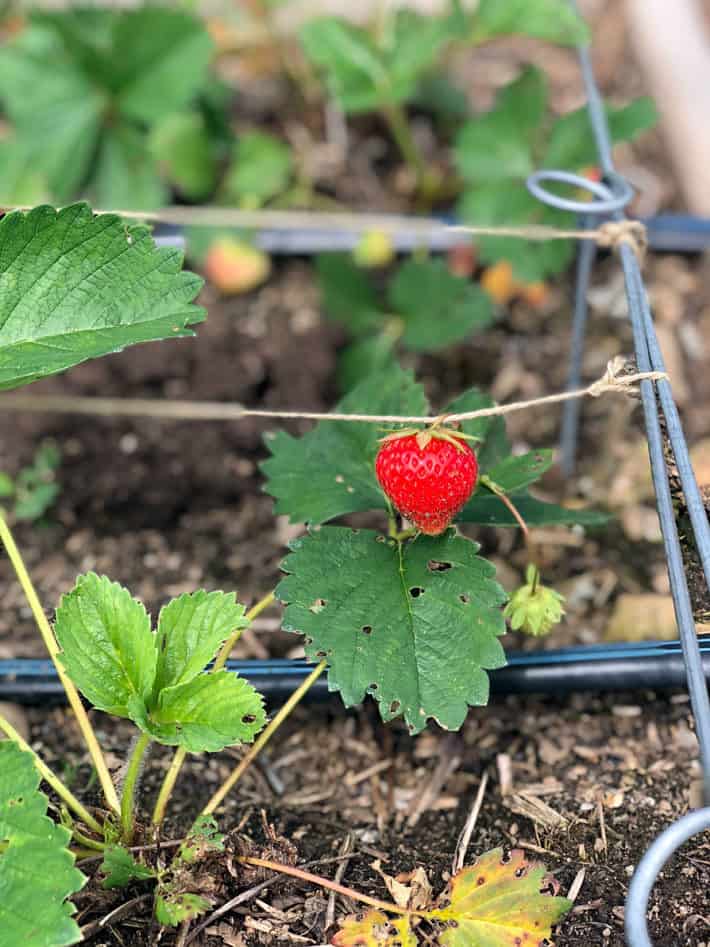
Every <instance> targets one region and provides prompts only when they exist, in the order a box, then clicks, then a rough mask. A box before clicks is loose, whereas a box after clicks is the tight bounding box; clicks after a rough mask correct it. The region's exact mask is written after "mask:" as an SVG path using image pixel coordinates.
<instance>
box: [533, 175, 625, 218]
mask: <svg viewBox="0 0 710 947" xmlns="http://www.w3.org/2000/svg"><path fill="white" fill-rule="evenodd" d="M612 178H613V180H612V186H610V185H609V184H607V183H606V182H604V181H590V180H589V178H584V177H582V176H581V175H580V174H573V173H572V172H571V171H547V170H544V169H543V170H541V171H534V172H533V173H532V174H531V175H530V176H529V177H528V179H527V181H526V182H525V184H526V186H527V189H528V190H529V191H530V193H531V194H532V195H533V197H536V198H537V199H538V200H539V201H542V203H543V204H547V206H548V207H554V208H556V209H557V210H569V211H572V212H573V213H575V214H594V215H595V216H599V217H602V216H607V215H609V214H614V213H617V212H618V211H622V210H623V209H624V208H625V207H626V206H627V205H628V204H629V202H630V201H631V200H632V199H633V196H634V189H633V188H632V187H631V185H630V184H629V182H628V181H626V180H625V179H624V178H622V177H621V175H617V174H614V175H612ZM547 181H554V182H556V183H557V184H569V185H570V186H571V187H575V188H579V189H580V190H585V191H589V193H590V194H591V195H592V196H593V197H595V198H596V200H594V201H575V200H572V199H571V198H568V197H560V196H559V195H558V194H553V193H552V191H548V190H547V188H546V187H543V184H544V183H545V182H547Z"/></svg>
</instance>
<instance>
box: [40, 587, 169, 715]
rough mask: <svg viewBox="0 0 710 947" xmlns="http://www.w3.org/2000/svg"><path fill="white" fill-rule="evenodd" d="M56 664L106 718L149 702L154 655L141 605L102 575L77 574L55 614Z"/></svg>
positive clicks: (144, 612)
mask: <svg viewBox="0 0 710 947" xmlns="http://www.w3.org/2000/svg"><path fill="white" fill-rule="evenodd" d="M54 630H55V634H56V636H57V640H58V642H59V645H60V647H61V649H62V653H61V655H60V660H61V662H62V664H63V666H64V668H65V669H66V672H67V674H68V675H69V677H70V678H71V679H72V681H73V682H74V683H75V684H76V686H77V687H78V688H79V690H80V691H81V692H82V694H83V695H84V696H85V697H86V698H87V699H88V700H90V701H91V703H92V704H93V705H94V706H95V707H98V709H99V710H105V711H106V712H107V713H112V714H116V715H117V716H119V717H128V716H130V713H129V707H130V706H131V705H132V702H133V701H135V700H139V701H145V700H147V698H148V697H149V695H150V693H151V691H152V688H153V682H154V680H155V669H156V662H157V651H156V646H155V636H154V635H153V632H152V631H151V628H150V619H149V617H148V614H147V613H146V610H145V608H144V607H143V605H142V603H141V602H139V601H138V600H137V599H134V598H132V596H131V594H130V592H129V591H128V590H127V589H124V588H123V586H121V585H119V584H118V583H117V582H111V581H110V580H109V579H108V578H107V577H106V576H98V575H96V574H95V573H93V572H88V573H87V574H86V575H81V576H79V578H78V579H77V580H76V585H75V586H74V588H73V589H72V591H71V592H69V593H68V594H67V595H64V596H62V599H61V601H60V603H59V608H58V609H57V615H56V623H55V629H54Z"/></svg>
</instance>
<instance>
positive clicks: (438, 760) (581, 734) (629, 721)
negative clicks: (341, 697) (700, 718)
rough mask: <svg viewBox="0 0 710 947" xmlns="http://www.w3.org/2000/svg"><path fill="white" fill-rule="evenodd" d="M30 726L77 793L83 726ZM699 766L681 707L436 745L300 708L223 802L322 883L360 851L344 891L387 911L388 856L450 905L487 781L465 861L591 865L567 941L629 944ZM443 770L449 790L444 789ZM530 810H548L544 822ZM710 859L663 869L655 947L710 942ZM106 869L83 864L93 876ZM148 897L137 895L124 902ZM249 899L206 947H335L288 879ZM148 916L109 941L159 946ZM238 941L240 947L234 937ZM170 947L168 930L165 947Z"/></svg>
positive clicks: (488, 715)
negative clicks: (646, 858) (469, 825)
mask: <svg viewBox="0 0 710 947" xmlns="http://www.w3.org/2000/svg"><path fill="white" fill-rule="evenodd" d="M31 717H32V722H33V737H34V740H33V745H35V746H36V747H37V748H38V749H39V750H41V751H42V752H43V753H44V754H45V757H46V758H47V759H48V761H49V762H50V764H51V765H56V766H57V768H59V767H61V766H64V767H67V768H70V767H72V766H74V764H79V765H78V766H77V768H76V769H75V770H74V771H73V772H74V783H73V788H74V790H75V791H77V792H79V791H81V790H82V788H83V787H85V786H86V781H87V776H88V768H87V766H86V762H85V760H84V758H83V757H82V756H77V755H75V754H77V753H81V749H80V742H79V737H78V734H77V732H76V729H75V727H74V725H73V724H72V722H71V720H69V719H68V718H67V717H66V715H65V714H64V713H63V711H61V710H56V711H54V712H53V713H52V714H50V715H47V714H46V713H43V712H41V711H32V714H31ZM96 722H97V726H98V728H99V734H100V739H101V743H102V746H103V747H104V748H106V749H107V751H108V752H109V759H112V758H113V759H114V760H118V759H119V758H120V757H121V756H122V754H123V749H124V747H125V745H126V741H127V740H129V739H130V728H129V726H127V725H126V724H124V723H114V722H112V721H111V720H109V719H108V718H105V717H103V716H101V715H98V716H97V721H96ZM696 753H697V745H696V740H695V735H694V733H693V729H692V721H691V717H690V712H689V706H688V703H687V699H686V697H685V695H683V694H678V695H676V696H675V697H669V696H667V695H664V696H662V697H661V696H659V695H656V694H651V693H636V694H622V695H617V696H615V697H614V698H610V697H604V696H594V695H583V696H582V695H580V696H578V697H573V698H570V699H568V700H565V701H559V700H553V699H545V700H543V699H527V700H521V699H513V698H510V699H506V700H505V701H494V702H493V703H492V704H491V705H490V706H489V707H488V708H487V709H479V710H474V711H472V712H471V714H470V716H469V719H468V721H467V723H466V725H465V727H464V729H463V730H462V732H461V733H460V734H459V735H451V734H448V735H446V734H442V733H441V732H429V733H426V734H424V735H422V736H421V737H420V738H418V739H417V740H411V739H410V738H409V737H408V736H407V734H406V732H405V731H404V728H403V727H400V726H394V727H391V726H390V727H387V728H385V727H384V726H383V725H382V724H381V723H380V722H379V720H378V719H377V716H376V713H375V712H374V710H373V709H372V707H370V706H368V707H366V708H363V710H361V711H358V712H356V713H351V714H348V715H346V714H344V713H343V712H342V711H339V710H338V708H337V706H335V705H332V706H330V705H329V706H328V707H320V708H319V707H309V708H302V709H301V710H300V711H298V712H297V714H296V715H295V717H294V718H293V720H292V721H291V722H290V723H289V724H287V725H286V727H285V729H284V731H283V733H282V734H281V735H280V736H279V739H278V741H276V742H275V744H274V745H273V746H272V747H271V748H270V749H269V750H268V751H267V752H265V753H264V754H263V756H262V758H261V761H260V763H259V765H258V766H257V767H256V768H254V769H252V770H251V771H250V772H249V773H248V775H247V776H245V778H244V780H243V782H242V783H241V784H240V786H239V788H238V791H236V792H235V793H234V795H233V796H231V797H228V799H227V804H226V807H225V811H224V813H223V818H222V820H221V824H222V826H223V827H224V828H225V829H226V828H229V827H233V826H239V827H240V831H241V832H243V833H245V834H246V835H248V836H249V837H250V838H251V839H252V840H253V842H254V844H255V847H256V850H257V851H259V850H261V849H263V848H264V847H266V848H267V850H272V849H269V848H268V846H269V845H271V844H272V843H271V842H270V841H269V838H268V836H265V825H270V826H272V827H273V831H274V832H275V833H276V834H277V835H283V836H285V837H286V838H287V839H288V840H290V841H291V842H292V843H293V844H294V845H295V846H296V847H297V857H298V864H300V865H304V864H309V865H310V864H311V863H312V862H318V861H319V860H323V861H321V863H320V864H316V865H312V866H311V867H310V870H311V871H313V872H316V873H321V874H324V875H325V876H326V877H333V874H334V872H335V870H336V867H337V862H336V863H335V864H334V863H333V861H332V859H333V858H335V857H337V856H338V854H339V853H340V852H341V850H342V849H341V847H342V845H343V843H344V841H345V839H346V838H350V839H351V845H352V847H351V849H350V851H352V853H353V854H352V858H351V859H349V860H348V861H347V865H346V869H345V872H344V875H343V876H342V879H341V880H342V883H344V884H346V885H347V886H349V887H352V888H355V889H356V890H358V891H362V892H366V893H369V894H372V895H375V896H377V897H381V898H386V899H387V898H388V894H387V891H386V889H385V887H384V884H383V882H382V879H381V878H380V877H379V876H378V874H377V873H376V872H375V871H374V870H373V868H372V863H373V862H374V861H375V860H376V859H378V858H379V859H380V860H381V862H382V868H383V870H384V871H385V872H387V873H388V874H391V875H396V874H398V873H399V872H402V871H408V870H411V869H412V868H414V867H416V866H422V867H423V868H424V869H425V870H426V872H427V874H428V876H429V879H430V881H431V883H432V886H433V888H434V891H435V892H438V891H439V890H441V889H443V887H445V881H446V879H447V877H448V874H449V873H450V872H451V864H452V858H453V854H454V851H455V849H456V842H457V837H458V835H459V832H460V831H461V828H462V827H463V824H464V822H465V820H466V816H467V814H468V811H469V809H470V806H471V804H472V802H473V799H474V797H475V795H476V792H477V790H478V786H479V784H480V780H481V777H482V775H483V773H484V772H486V773H487V774H488V776H489V783H488V787H487V790H486V794H485V797H484V802H483V807H482V809H481V812H480V815H479V818H478V821H477V823H476V827H475V830H474V833H473V838H472V841H471V844H470V847H469V852H468V857H467V860H466V863H467V864H469V863H472V862H473V861H474V860H475V857H476V855H478V854H480V853H482V852H484V851H487V850H489V849H491V848H495V847H499V846H500V847H503V848H504V849H506V850H510V849H513V848H516V847H517V848H522V849H523V850H524V851H525V852H526V854H527V855H528V856H529V857H530V858H531V859H539V860H540V861H542V862H543V863H544V864H545V865H546V866H547V868H548V869H549V870H550V871H551V872H552V873H553V875H554V877H555V878H556V879H557V880H558V881H559V882H560V887H561V893H565V892H566V891H567V890H568V889H569V886H570V884H571V883H572V881H573V879H574V878H575V876H576V875H577V873H578V872H579V871H580V869H584V871H585V875H584V882H583V884H582V888H581V890H580V893H579V895H578V897H577V899H576V902H575V907H574V909H573V911H572V913H571V914H570V915H569V916H568V917H567V918H566V919H565V921H564V922H563V923H562V925H561V926H560V928H559V930H558V933H557V936H556V939H555V943H556V944H558V945H561V947H566V945H581V944H583V945H585V947H587V945H589V947H592V945H613V947H622V945H623V943H624V941H623V904H624V898H625V895H626V892H627V888H628V882H629V877H630V874H631V871H632V868H633V866H634V865H635V864H636V863H637V861H638V859H639V858H640V856H641V855H642V854H643V852H644V851H645V849H646V848H647V846H648V845H649V843H650V842H651V841H652V840H653V838H654V837H655V836H656V835H657V834H658V833H659V832H660V831H661V830H662V829H663V828H665V827H666V826H667V825H668V824H669V823H670V822H671V821H672V820H673V819H674V818H676V817H677V816H679V815H681V814H682V813H684V812H685V811H686V810H687V808H688V805H689V803H690V801H691V800H693V801H694V802H697V793H698V784H697V780H698V775H699V772H698V766H697V761H696V759H695V757H696ZM114 754H115V757H114ZM237 755H238V754H237V753H231V752H230V753H228V754H220V755H217V756H209V757H207V756H200V757H196V758H191V759H190V761H189V763H188V764H187V765H186V768H185V770H184V771H183V777H182V779H181V781H180V783H179V784H178V791H177V792H176V795H175V798H174V803H175V808H174V810H173V816H172V818H171V822H170V825H169V828H170V829H172V830H173V832H174V833H176V834H177V835H178V836H179V835H180V834H182V833H183V832H184V830H185V829H186V827H187V826H188V825H189V824H190V821H191V819H192V818H193V817H194V814H195V812H196V811H197V808H198V807H199V806H200V805H202V804H204V802H205V801H206V800H207V798H209V796H210V794H211V793H212V792H213V791H214V789H215V788H216V786H217V785H218V783H219V781H220V780H221V779H223V778H224V776H225V775H226V774H227V773H228V772H229V770H230V768H231V767H232V766H233V765H234V759H235V757H236V756H237ZM169 759H170V754H169V753H168V752H166V751H164V750H162V749H158V750H156V751H155V754H154V756H153V757H151V760H150V763H149V764H148V766H147V767H146V771H145V776H144V783H143V788H142V798H141V802H142V804H143V808H144V811H146V812H149V811H150V804H151V803H152V799H153V797H154V793H155V791H156V790H157V786H158V784H159V781H160V779H161V778H162V774H163V773H164V771H165V767H166V766H167V765H168V762H169ZM388 764H389V765H388ZM442 768H443V769H445V770H446V771H447V772H448V777H447V778H446V780H445V782H444V785H443V786H440V787H439V788H438V789H437V788H436V787H435V782H436V776H437V775H439V774H440V773H441V771H442ZM69 771H70V772H71V769H69ZM506 772H509V773H510V784H509V785H506V783H508V777H506V776H505V773H506ZM503 788H504V789H505V790H506V792H505V795H503V794H502V789H503ZM94 791H95V790H94ZM89 796H91V790H90V791H89ZM422 801H423V804H422ZM531 805H533V806H536V810H535V813H534V815H533V816H532V817H531ZM546 807H549V808H546ZM418 811H419V812H420V816H419V818H418V820H417V818H416V813H417V812H418ZM267 843H268V844H267ZM709 851H710V837H708V836H705V837H698V838H697V839H694V840H693V841H692V842H691V843H689V844H688V845H686V846H684V848H683V849H682V851H681V853H680V854H679V855H678V856H677V857H675V858H674V859H673V861H672V862H671V863H670V864H669V866H668V867H667V868H666V869H665V871H664V873H663V876H662V878H661V881H660V883H659V885H658V886H657V888H656V890H655V891H654V894H653V899H652V903H651V912H650V918H651V934H652V937H653V942H654V944H655V945H656V947H702V945H706V944H707V943H708V939H709V938H710V924H709V923H708V920H707V919H708V916H710V895H709V894H708V890H709V889H708V881H710V867H709V866H710V858H709V857H708V852H709ZM272 857H273V856H272ZM95 867H96V866H95V864H87V865H86V866H85V871H87V872H91V871H94V870H95ZM266 877H268V875H267V874H260V875H250V876H249V878H248V879H247V878H244V877H240V876H239V875H238V874H237V877H236V878H232V879H231V880H228V881H227V882H225V883H224V887H223V888H222V889H221V890H220V891H219V892H218V894H217V895H216V896H215V898H214V901H215V905H214V906H215V908H217V907H219V906H220V905H221V904H222V903H225V902H226V901H228V900H229V899H230V898H232V897H234V895H235V894H237V893H238V891H239V890H242V889H244V888H248V887H251V886H252V885H253V884H255V882H257V881H259V880H261V879H262V878H266ZM145 891H146V889H145V888H140V886H134V888H132V889H131V890H130V892H129V895H130V896H137V895H140V894H142V893H145ZM125 897H126V894H125V892H123V893H121V892H111V893H107V892H104V893H103V894H102V895H100V896H98V895H97V889H96V888H95V886H94V883H92V885H91V886H90V887H89V888H87V889H86V891H85V892H84V893H82V894H81V895H79V897H78V898H77V904H78V906H79V910H80V921H81V923H85V924H88V923H90V922H91V921H92V920H95V919H96V918H97V917H101V916H104V915H106V914H108V912H109V911H110V910H112V909H113V908H114V907H116V906H117V905H118V904H120V903H121V902H122V899H124V898H125ZM254 897H255V898H258V900H259V903H257V902H256V901H255V900H254V899H252V900H250V901H249V903H246V904H242V905H241V906H240V907H239V908H238V909H237V910H235V911H233V912H229V913H227V914H225V915H224V916H222V917H221V918H220V919H219V921H214V922H213V923H211V924H210V925H209V926H208V928H207V931H206V932H205V934H204V936H203V938H202V940H199V939H198V940H197V943H201V944H203V945H209V947H217V945H221V944H223V943H227V944H230V943H232V942H234V943H244V944H264V945H275V944H278V945H282V944H283V945H286V944H294V943H301V944H323V943H325V942H327V941H328V940H329V938H330V937H331V936H332V935H333V933H334V929H330V930H328V931H326V930H324V929H323V924H324V920H325V913H326V907H327V901H328V893H327V892H324V891H320V890H315V889H314V888H313V887H312V886H309V885H306V884H303V883H301V882H295V881H292V880H291V879H283V878H282V879H279V880H278V881H276V882H275V883H274V884H273V885H272V886H271V887H270V888H268V889H267V890H266V891H264V892H262V893H258V894H257V895H255V896H254ZM149 904H150V902H149V901H146V902H142V903H141V905H140V906H136V909H135V911H134V913H132V914H131V915H130V916H129V917H128V918H127V919H124V920H122V921H120V922H118V923H116V924H115V925H114V924H112V925H109V926H108V928H106V929H104V930H103V932H102V934H101V937H100V938H99V939H98V940H97V943H98V942H101V943H103V944H106V945H111V947H114V945H116V947H118V945H131V947H139V945H140V947H143V945H145V944H152V943H156V942H157V940H154V938H155V937H157V932H156V931H155V930H153V929H152V928H151V924H150V919H149ZM353 910H358V906H357V905H355V904H354V903H349V902H348V901H347V900H346V899H341V898H340V897H338V899H337V902H336V918H337V917H342V916H343V915H344V914H346V913H348V912H351V911H353ZM237 934H240V936H241V937H242V941H238V940H234V941H233V940H231V939H230V937H236V935H237ZM201 936H202V935H201ZM174 942H175V941H174V935H173V934H166V935H164V937H163V939H162V941H161V943H164V944H166V945H170V944H173V943H174Z"/></svg>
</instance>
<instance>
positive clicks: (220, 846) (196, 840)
mask: <svg viewBox="0 0 710 947" xmlns="http://www.w3.org/2000/svg"><path fill="white" fill-rule="evenodd" d="M224 839H225V836H224V835H223V834H222V833H221V832H220V831H219V830H218V828H217V822H216V820H215V817H214V816H213V815H199V816H198V817H197V818H196V819H195V822H194V823H193V825H192V828H191V829H190V831H189V832H188V833H187V835H186V837H185V838H184V839H183V840H182V844H181V845H180V848H179V849H178V853H177V858H178V859H179V860H180V861H182V862H185V863H186V864H188V865H191V864H193V862H196V861H199V859H200V858H203V857H204V856H205V855H206V854H207V853H208V852H223V851H224Z"/></svg>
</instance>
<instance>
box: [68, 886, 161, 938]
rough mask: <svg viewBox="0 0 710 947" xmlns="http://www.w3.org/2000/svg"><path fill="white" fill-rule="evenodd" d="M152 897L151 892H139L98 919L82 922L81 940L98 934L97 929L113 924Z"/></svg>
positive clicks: (100, 929)
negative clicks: (87, 922) (86, 922)
mask: <svg viewBox="0 0 710 947" xmlns="http://www.w3.org/2000/svg"><path fill="white" fill-rule="evenodd" d="M152 897H153V892H152V891H151V892H150V893H149V894H141V895H139V896H138V897H137V898H131V900H130V901H125V902H124V903H123V904H119V906H118V907H117V908H114V909H113V911H109V913H108V914H106V915H105V916H104V917H102V918H100V919H99V920H98V921H91V923H90V924H84V926H83V927H82V928H81V935H82V939H83V940H88V938H89V937H93V936H94V934H98V932H99V931H102V930H104V928H105V927H107V926H108V925H109V924H113V923H114V922H115V921H120V920H121V918H122V917H126V916H127V915H129V914H131V913H132V911H133V909H134V908H135V907H138V905H139V904H142V903H143V902H144V901H148V900H151V899H152Z"/></svg>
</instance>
